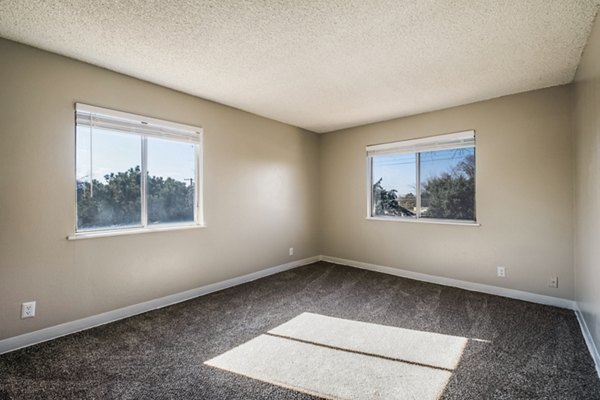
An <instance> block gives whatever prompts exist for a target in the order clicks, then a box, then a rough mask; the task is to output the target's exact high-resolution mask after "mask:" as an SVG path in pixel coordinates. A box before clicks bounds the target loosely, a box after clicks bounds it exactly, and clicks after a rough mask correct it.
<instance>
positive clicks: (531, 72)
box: [0, 0, 600, 132]
mask: <svg viewBox="0 0 600 400" xmlns="http://www.w3.org/2000/svg"><path fill="white" fill-rule="evenodd" d="M599 2H600V0H477V1H475V0H445V1H440V0H409V1H404V0H390V1H385V0H370V1H366V0H328V1H327V0H304V1H300V0H245V1H244V0H211V1H198V0H196V1H194V0H156V1H148V0H103V1H99V0H96V1H92V0H55V1H42V0H0V36H2V37H5V38H8V39H11V40H15V41H18V42H22V43H26V44H29V45H32V46H35V47H39V48H41V49H45V50H49V51H52V52H55V53H59V54H63V55H66V56H69V57H72V58H75V59H78V60H82V61H86V62H89V63H92V64H95V65H99V66H102V67H105V68H108V69H111V70H114V71H118V72H121V73H125V74H128V75H131V76H134V77H138V78H141V79H145V80H148V81H151V82H155V83H158V84H161V85H164V86H167V87H170V88H173V89H177V90H180V91H183V92H186V93H190V94H193V95H197V96H199V97H203V98H206V99H210V100H214V101H217V102H220V103H223V104H227V105H230V106H233V107H237V108H240V109H242V110H246V111H250V112H253V113H256V114H259V115H263V116H266V117H269V118H273V119H275V120H279V121H283V122H287V123H290V124H292V125H296V126H299V127H303V128H306V129H309V130H312V131H315V132H327V131H331V130H336V129H340V128H345V127H350V126H356V125H362V124H365V123H369V122H375V121H381V120H385V119H390V118H394V117H401V116H406V115H412V114H417V113H421V112H425V111H432V110H437V109H441V108H446V107H450V106H455V105H459V104H465V103H470V102H474V101H478V100H483V99H488V98H493V97H498V96H502V95H506V94H511V93H517V92H523V91H527V90H532V89H538V88H543V87H548V86H553V85H559V84H564V83H568V82H571V81H572V80H573V77H574V74H575V70H576V68H577V65H578V62H579V59H580V56H581V52H582V49H583V47H584V45H585V43H586V39H587V37H588V35H589V32H590V29H591V25H592V22H593V19H594V16H595V14H596V12H597V9H598V5H599ZM0 56H1V55H0Z"/></svg>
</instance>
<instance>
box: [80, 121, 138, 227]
mask: <svg viewBox="0 0 600 400" xmlns="http://www.w3.org/2000/svg"><path fill="white" fill-rule="evenodd" d="M140 165H141V138H140V137H139V136H136V135H128V134H121V133H114V132H110V131H106V130H102V129H94V131H93V133H92V134H91V135H90V132H89V128H79V127H78V128H77V173H76V175H77V229H78V230H89V229H98V228H101V229H108V228H118V227H125V226H136V225H140V224H141V193H140Z"/></svg>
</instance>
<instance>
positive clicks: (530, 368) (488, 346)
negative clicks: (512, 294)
mask: <svg viewBox="0 0 600 400" xmlns="http://www.w3.org/2000/svg"><path fill="white" fill-rule="evenodd" d="M305 311H308V312H313V313H318V314H323V315H328V316H334V317H339V318H346V319H353V320H358V321H365V322H372V323H377V324H383V325H390V326H397V327H402V328H407V329H417V330H422V331H429V332H437V333H443V334H447V335H456V336H463V337H467V338H477V339H485V340H491V342H490V343H486V342H477V341H473V340H470V341H469V344H468V345H467V348H466V350H465V352H464V355H463V357H462V360H461V362H460V364H459V366H458V368H457V369H456V370H455V372H454V374H453V377H452V378H451V380H450V383H449V384H448V386H447V387H446V391H445V392H444V395H443V399H462V400H464V399H600V379H599V378H598V376H597V375H596V372H595V369H594V365H593V362H592V359H591V356H590V354H589V352H588V350H587V347H586V345H585V343H584V340H583V337H582V335H581V331H580V328H579V325H578V323H577V320H576V317H575V315H574V314H573V312H572V311H568V310H563V309H559V308H554V307H548V306H542V305H538V304H532V303H527V302H522V301H518V300H511V299H506V298H502V297H496V296H491V295H486V294H481V293H476V292H469V291H465V290H461V289H455V288H449V287H444V286H439V285H434V284H429V283H423V282H418V281H413V280H409V279H403V278H398V277H394V276H390V275H385V274H378V273H374V272H368V271H362V270H359V269H354V268H350V267H343V266H338V265H333V264H329V263H325V262H320V263H316V264H312V265H309V266H305V267H301V268H297V269H294V270H291V271H287V272H284V273H280V274H277V275H274V276H271V277H267V278H264V279H261V280H258V281H255V282H251V283H247V284H244V285H241V286H237V287H235V288H231V289H227V290H224V291H221V292H217V293H213V294H210V295H207V296H204V297H200V298H197V299H194V300H191V301H188V302H185V303H181V304H177V305H174V306H171V307H167V308H163V309H161V310H157V311H152V312H148V313H145V314H142V315H139V316H136V317H133V318H128V319H126V320H123V321H118V322H115V323H112V324H109V325H104V326H101V327H98V328H94V329H91V330H87V331H85V332H80V333H77V334H74V335H70V336H68V337H64V338H60V339H57V340H53V341H51V342H47V343H42V344H39V345H36V346H32V347H29V348H26V349H23V350H19V351H15V352H12V353H8V354H5V355H2V356H0V398H1V399H211V400H218V399H314V397H311V396H307V395H304V394H301V393H297V392H294V391H291V390H287V389H283V388H279V387H277V386H273V385H269V384H266V383H263V382H259V381H255V380H252V379H249V378H245V377H242V376H238V375H235V374H232V373H229V372H225V371H221V370H218V369H215V368H211V367H208V366H206V365H203V362H204V361H206V360H208V359H211V358H213V357H215V356H217V355H219V354H221V353H223V352H225V351H227V350H229V349H231V348H233V347H235V346H238V345H240V344H242V343H244V342H246V341H248V340H250V339H252V338H254V337H256V336H258V335H260V334H263V333H265V332H267V331H268V330H270V329H272V328H274V327H276V326H278V325H280V324H282V323H284V322H286V321H289V320H290V319H292V318H293V317H295V316H297V315H298V314H300V313H302V312H305ZM317 367H318V366H317Z"/></svg>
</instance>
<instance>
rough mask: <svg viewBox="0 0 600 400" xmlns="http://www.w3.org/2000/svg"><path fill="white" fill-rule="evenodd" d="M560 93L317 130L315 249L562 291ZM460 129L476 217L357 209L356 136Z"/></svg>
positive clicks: (563, 100) (566, 108) (361, 160)
mask: <svg viewBox="0 0 600 400" xmlns="http://www.w3.org/2000/svg"><path fill="white" fill-rule="evenodd" d="M570 100H571V89H570V87H568V86H562V87H555V88H551V89H545V90H539V91H534V92H528V93H523V94H518V95H513V96H507V97H503V98H499V99H495V100H490V101H485V102H480V103H475V104H470V105H466V106H461V107H456V108H451V109H447V110H442V111H436V112H431V113H427V114H421V115H417V116H414V117H408V118H401V119H396V120H392V121H387V122H381V123H377V124H372V125H367V126H363V127H358V128H353V129H346V130H343V131H338V132H334V133H329V134H325V135H324V136H322V138H321V147H320V153H321V190H320V199H321V200H320V203H321V209H320V214H321V229H322V233H321V234H322V244H321V251H322V254H324V255H328V256H333V257H339V258H345V259H350V260H357V261H362V262H367V263H372V264H378V265H384V266H390V267H395V268H401V269H406V270H410V271H417V272H421V273H426V274H431V275H437V276H443V277H449V278H455V279H461V280H466V281H471V282H477V283H483V284H490V285H495V286H501V287H507V288H511V289H517V290H524V291H528V292H533V293H539V294H545V295H550V296H557V297H563V298H572V296H573V269H572V183H571V176H572V175H571V173H572V166H571V161H572V160H571V113H570ZM468 129H475V130H476V135H477V136H476V140H477V172H476V174H477V175H476V185H477V193H476V207H477V220H478V222H479V223H480V224H481V226H479V227H473V226H452V225H438V224H425V223H408V222H388V221H376V220H366V219H365V217H366V213H367V211H366V202H367V198H366V160H365V146H367V145H369V144H376V143H385V142H391V141H396V140H403V139H409V138H416V137H421V136H430V135H435V134H442V133H450V132H456V131H462V130H468ZM499 265H502V266H505V267H506V268H507V277H506V278H505V279H502V278H497V277H496V266H499ZM551 276H558V277H559V288H558V289H553V288H549V287H548V284H547V281H548V278H549V277H551Z"/></svg>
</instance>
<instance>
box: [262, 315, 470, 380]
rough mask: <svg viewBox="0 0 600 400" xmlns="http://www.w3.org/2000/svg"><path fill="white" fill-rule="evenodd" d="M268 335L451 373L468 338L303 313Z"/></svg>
mask: <svg viewBox="0 0 600 400" xmlns="http://www.w3.org/2000/svg"><path fill="white" fill-rule="evenodd" d="M269 333H272V334H275V335H279V336H285V337H289V338H293V339H299V340H303V341H307V342H311V343H317V344H322V345H326V346H331V347H336V348H339V349H343V350H351V351H355V352H360V353H366V354H372V355H377V356H381V357H386V358H391V359H394V360H401V361H408V362H412V363H417V364H423V365H428V366H432V367H437V368H445V369H449V370H453V369H455V368H456V366H457V365H458V362H459V361H460V357H461V355H462V353H463V350H464V349H465V346H466V345H467V339H466V338H464V337H458V336H449V335H442V334H439V333H432V332H422V331H415V330H411V329H402V328H395V327H392V326H384V325H377V324H370V323H366V322H358V321H351V320H347V319H341V318H333V317H326V316H324V315H319V314H311V313H303V314H300V315H299V316H297V317H296V318H294V319H292V320H290V321H289V322H286V323H285V324H283V325H280V326H278V327H277V328H275V329H272V330H270V331H269Z"/></svg>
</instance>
